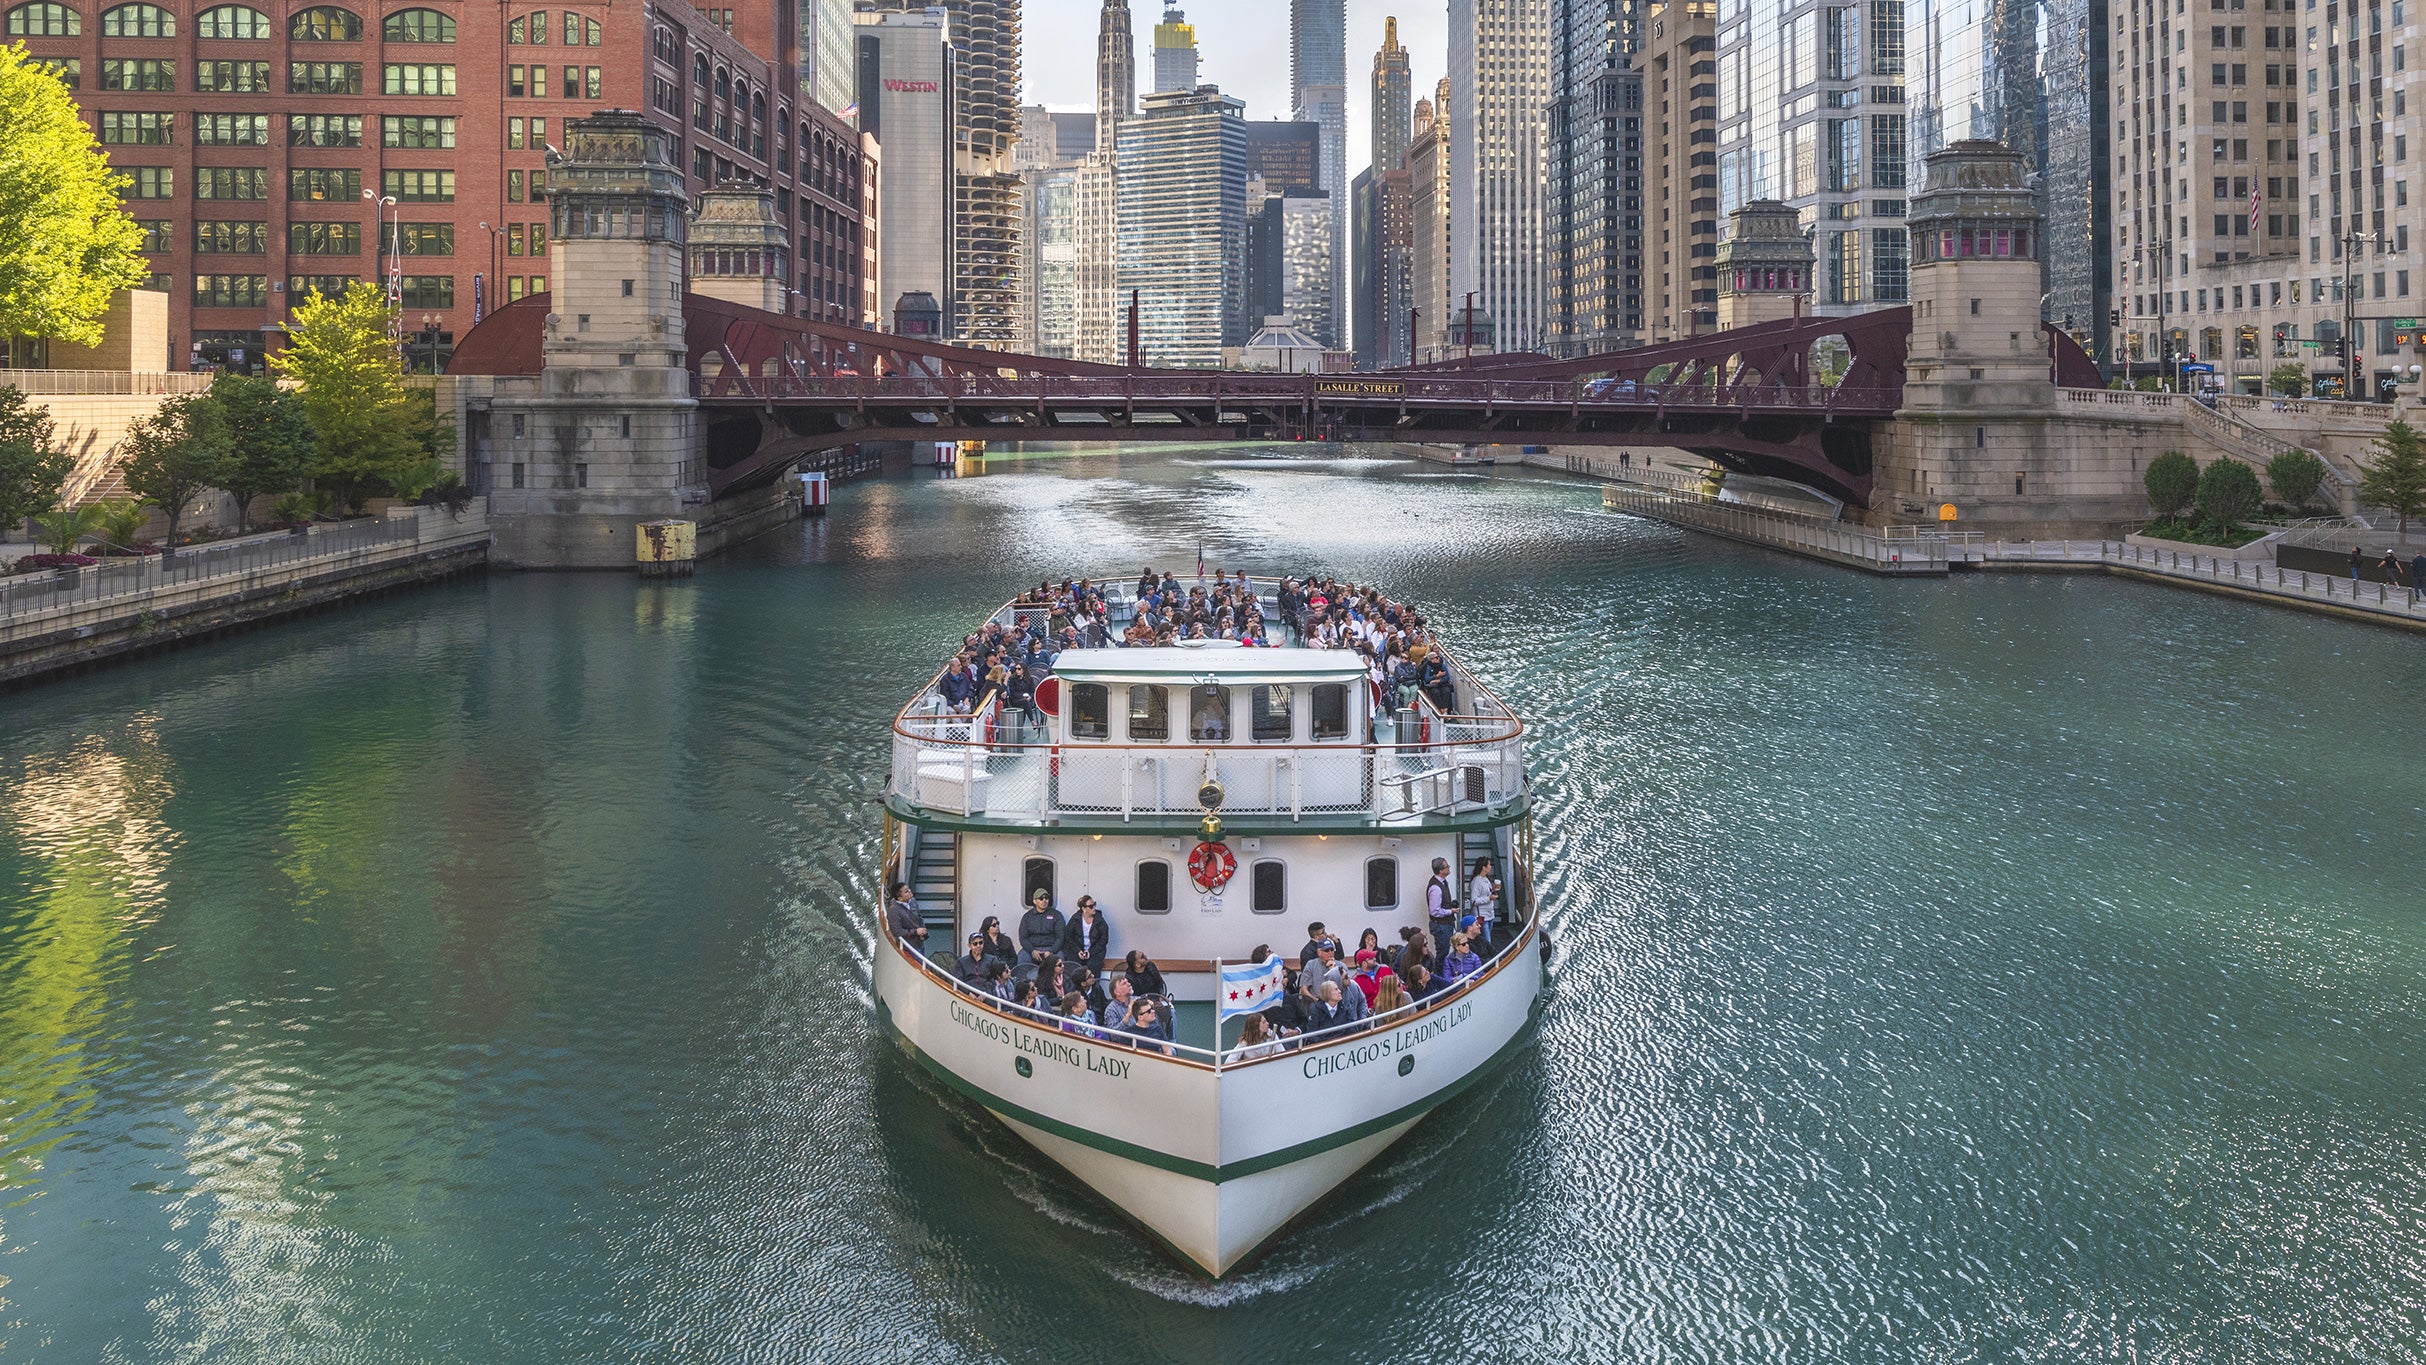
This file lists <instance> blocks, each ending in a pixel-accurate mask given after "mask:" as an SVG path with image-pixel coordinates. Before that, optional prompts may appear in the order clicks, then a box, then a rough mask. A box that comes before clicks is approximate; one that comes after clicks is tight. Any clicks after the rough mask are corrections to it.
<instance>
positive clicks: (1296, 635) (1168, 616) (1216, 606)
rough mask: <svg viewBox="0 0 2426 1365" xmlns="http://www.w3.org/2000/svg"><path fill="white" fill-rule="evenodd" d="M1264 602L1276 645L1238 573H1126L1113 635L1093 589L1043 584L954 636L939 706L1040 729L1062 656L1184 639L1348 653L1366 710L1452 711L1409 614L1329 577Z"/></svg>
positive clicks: (1109, 610) (1448, 691) (1447, 683)
mask: <svg viewBox="0 0 2426 1365" xmlns="http://www.w3.org/2000/svg"><path fill="white" fill-rule="evenodd" d="M1275 598H1276V602H1277V605H1278V608H1279V615H1280V624H1281V625H1282V626H1283V627H1284V628H1285V632H1286V634H1285V635H1284V636H1282V637H1281V638H1275V636H1274V632H1273V631H1272V630H1271V628H1270V626H1269V625H1268V624H1267V623H1266V621H1265V618H1264V609H1263V602H1262V600H1261V598H1260V597H1259V596H1258V595H1257V593H1256V590H1255V587H1254V585H1253V584H1252V583H1251V582H1249V580H1248V578H1247V575H1246V573H1245V572H1244V571H1241V572H1239V573H1237V574H1231V573H1229V572H1228V571H1226V570H1215V571H1214V574H1213V582H1212V585H1211V586H1210V587H1208V586H1206V584H1205V583H1204V582H1203V581H1202V580H1201V578H1200V579H1199V581H1198V582H1196V583H1195V584H1193V585H1190V586H1182V585H1181V583H1180V581H1179V579H1178V577H1177V576H1175V575H1173V574H1171V573H1168V572H1159V573H1158V572H1157V571H1155V570H1154V569H1152V568H1148V569H1145V570H1143V571H1142V572H1140V573H1139V574H1138V576H1137V583H1136V591H1135V594H1134V596H1133V597H1132V599H1131V600H1132V604H1133V610H1132V612H1131V615H1130V618H1129V621H1128V624H1127V625H1125V626H1121V627H1119V628H1117V629H1115V627H1114V625H1113V622H1112V616H1113V607H1112V603H1111V601H1110V599H1109V598H1108V596H1107V595H1106V593H1105V591H1104V589H1103V587H1102V586H1101V585H1099V584H1097V583H1095V582H1094V581H1093V580H1092V579H1086V578H1077V579H1069V578H1065V579H1063V580H1062V581H1061V583H1060V585H1059V586H1058V587H1057V586H1055V585H1054V584H1053V583H1052V582H1051V581H1049V580H1048V581H1046V582H1041V583H1038V584H1037V585H1036V586H1035V588H1033V589H1031V590H1029V591H1025V592H1022V593H1021V594H1020V595H1019V597H1018V599H1017V600H1016V601H1014V602H1013V603H1012V604H1011V609H1012V620H1011V622H1010V623H1009V624H1005V623H1003V622H1000V621H988V622H987V623H986V624H985V625H984V626H983V627H982V628H980V629H978V630H976V631H974V632H972V633H971V634H970V635H968V636H967V637H966V638H964V639H963V640H962V641H961V645H960V649H959V651H958V652H957V653H955V654H954V655H953V657H952V661H951V663H950V664H948V665H946V667H945V668H944V672H943V676H942V678H940V679H939V680H938V681H937V683H936V686H937V689H938V690H939V691H940V693H941V694H942V697H943V702H944V706H945V708H946V709H947V710H949V711H951V712H953V713H955V714H959V715H969V714H973V713H975V712H979V711H982V710H984V709H985V708H986V706H987V705H988V703H989V702H990V701H991V700H992V699H993V698H994V697H996V696H1000V697H1001V698H1002V703H1003V711H1004V713H1005V714H1006V715H1013V716H1016V717H1018V718H1020V719H1023V720H1024V721H1025V722H1026V723H1028V724H1031V725H1040V724H1042V722H1043V717H1042V716H1041V715H1040V714H1039V712H1038V711H1037V707H1036V685H1037V684H1038V683H1040V682H1042V681H1044V679H1045V678H1046V677H1047V676H1048V675H1050V674H1051V673H1052V671H1053V664H1054V661H1055V660H1056V659H1058V658H1059V657H1060V656H1061V654H1062V653H1063V651H1065V650H1071V649H1080V648H1090V649H1105V648H1140V647H1147V646H1154V645H1175V644H1179V643H1181V642H1183V641H1187V640H1230V641H1235V642H1237V643H1239V644H1241V645H1245V646H1250V647H1252V646H1258V645H1261V646H1270V645H1277V644H1280V643H1283V642H1284V641H1285V640H1288V639H1294V640H1297V641H1299V642H1301V643H1303V644H1306V645H1309V646H1312V647H1314V648H1317V649H1347V650H1353V651H1355V653H1356V654H1357V656H1358V657H1359V658H1361V659H1362V660H1363V661H1364V664H1365V672H1366V677H1367V678H1368V680H1369V681H1370V683H1371V685H1372V693H1373V702H1374V704H1375V705H1376V706H1379V707H1382V708H1384V709H1390V708H1395V707H1405V706H1413V705H1414V704H1415V700H1416V698H1417V697H1418V696H1419V695H1420V696H1423V697H1426V698H1429V699H1430V701H1431V702H1432V704H1433V706H1434V707H1436V708H1438V709H1439V710H1440V712H1441V713H1442V714H1444V715H1448V714H1454V713H1455V711H1456V709H1457V685H1456V680H1455V677H1454V675H1453V674H1452V673H1451V672H1450V669H1449V665H1448V661H1447V658H1446V656H1445V655H1444V654H1443V652H1442V650H1441V647H1440V645H1439V643H1438V642H1437V641H1436V640H1435V639H1434V638H1433V636H1432V633H1431V631H1430V629H1429V628H1428V627H1427V626H1426V624H1425V622H1424V618H1423V617H1422V616H1420V615H1418V614H1417V613H1416V612H1415V610H1414V608H1412V607H1409V606H1406V605H1404V604H1403V603H1399V602H1394V601H1392V600H1390V599H1389V598H1387V597H1385V596H1383V595H1382V594H1381V593H1380V592H1379V591H1377V590H1375V589H1373V588H1370V587H1359V586H1357V585H1355V584H1350V583H1342V582H1340V581H1339V580H1337V579H1333V578H1325V579H1319V580H1318V579H1311V578H1308V579H1303V580H1301V579H1295V578H1284V579H1282V580H1281V581H1280V586H1279V588H1278V590H1277V591H1276V593H1275Z"/></svg>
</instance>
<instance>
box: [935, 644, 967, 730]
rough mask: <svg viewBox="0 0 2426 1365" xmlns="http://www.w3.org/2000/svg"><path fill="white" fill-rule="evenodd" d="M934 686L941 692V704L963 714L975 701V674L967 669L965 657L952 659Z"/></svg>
mask: <svg viewBox="0 0 2426 1365" xmlns="http://www.w3.org/2000/svg"><path fill="white" fill-rule="evenodd" d="M936 688H937V690H939V691H940V692H942V693H943V704H944V705H945V706H948V707H950V708H951V709H952V710H953V711H955V712H958V713H959V714H961V715H964V716H965V715H967V714H968V713H969V708H970V707H971V706H972V705H973V704H975V702H976V701H977V675H976V674H974V673H971V672H970V671H969V661H968V660H966V659H960V658H955V659H953V660H952V666H951V667H950V668H947V669H945V670H944V674H943V680H942V681H941V682H938V683H937V684H936Z"/></svg>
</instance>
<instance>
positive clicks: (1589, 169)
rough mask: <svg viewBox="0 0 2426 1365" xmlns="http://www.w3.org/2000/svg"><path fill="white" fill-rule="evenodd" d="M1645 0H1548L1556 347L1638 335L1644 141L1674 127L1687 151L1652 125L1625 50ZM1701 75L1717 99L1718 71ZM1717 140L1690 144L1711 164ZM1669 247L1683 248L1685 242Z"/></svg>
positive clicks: (1579, 350) (1548, 221)
mask: <svg viewBox="0 0 2426 1365" xmlns="http://www.w3.org/2000/svg"><path fill="white" fill-rule="evenodd" d="M1643 2H1644V0H1551V10H1550V31H1551V51H1552V53H1553V54H1554V56H1553V60H1554V61H1555V62H1556V66H1555V67H1553V68H1552V70H1551V73H1550V83H1551V95H1550V107H1549V111H1548V124H1549V126H1548V129H1547V135H1548V138H1549V155H1548V162H1549V164H1548V166H1547V167H1546V171H1547V174H1548V178H1549V192H1548V201H1547V203H1546V204H1545V206H1544V209H1543V218H1544V220H1545V221H1544V223H1543V234H1544V254H1545V255H1546V256H1547V258H1548V263H1547V270H1548V275H1549V281H1548V288H1549V296H1550V300H1549V335H1548V337H1547V339H1546V340H1545V342H1544V345H1545V348H1546V349H1548V350H1550V351H1552V352H1554V353H1556V354H1559V355H1592V354H1596V353H1598V352H1602V351H1610V350H1616V349H1618V348H1620V347H1624V346H1631V345H1634V344H1636V343H1637V342H1638V341H1639V340H1640V338H1641V335H1642V330H1643V289H1644V280H1643V276H1644V270H1643V257H1644V252H1645V250H1646V248H1645V243H1644V233H1645V228H1644V220H1643V156H1644V146H1645V144H1646V143H1651V144H1654V145H1656V144H1657V142H1658V140H1659V138H1660V137H1662V136H1672V138H1673V141H1674V142H1675V143H1676V144H1677V145H1676V148H1675V150H1676V152H1677V154H1678V155H1679V156H1680V157H1683V156H1685V155H1687V152H1686V150H1685V147H1684V145H1683V143H1684V137H1685V135H1684V132H1683V130H1681V129H1679V130H1676V131H1675V132H1674V133H1673V134H1663V133H1662V131H1661V130H1660V129H1659V128H1658V127H1656V126H1654V127H1652V128H1650V129H1649V133H1650V136H1649V137H1646V136H1645V128H1644V124H1643V84H1642V78H1641V76H1640V75H1638V74H1637V73H1636V72H1635V71H1634V70H1633V69H1632V68H1631V67H1630V65H1629V62H1628V59H1629V58H1630V57H1631V56H1632V55H1633V52H1634V45H1635V38H1636V34H1637V32H1638V26H1637V25H1638V12H1639V6H1640V5H1641V4H1642V3H1643ZM1702 60H1704V61H1705V62H1707V61H1711V60H1712V58H1711V57H1709V56H1704V57H1703V59H1702ZM1703 83H1704V84H1706V85H1707V86H1709V87H1710V88H1711V90H1712V92H1713V96H1714V98H1713V102H1715V90H1716V86H1717V84H1718V78H1717V76H1716V75H1715V74H1711V75H1710V76H1709V78H1708V79H1707V81H1705V82H1703ZM1713 150H1714V149H1712V148H1710V147H1707V146H1696V147H1694V148H1692V149H1691V153H1690V154H1691V155H1693V156H1698V157H1701V158H1703V159H1704V164H1705V166H1708V165H1709V164H1710V163H1712V162H1714V161H1715V160H1716V158H1715V156H1713ZM1702 173H1703V174H1704V175H1709V174H1711V173H1712V172H1711V170H1709V169H1705V170H1704V171H1703V172H1702ZM1711 245H1712V246H1713V247H1715V245H1716V243H1712V244H1711ZM1673 249H1674V250H1676V251H1679V252H1682V251H1683V250H1684V249H1685V248H1684V245H1683V244H1682V243H1678V244H1676V245H1675V247H1674V248H1673ZM1704 264H1705V265H1706V264H1708V262H1704Z"/></svg>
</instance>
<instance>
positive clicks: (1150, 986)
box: [1121, 948, 1163, 995]
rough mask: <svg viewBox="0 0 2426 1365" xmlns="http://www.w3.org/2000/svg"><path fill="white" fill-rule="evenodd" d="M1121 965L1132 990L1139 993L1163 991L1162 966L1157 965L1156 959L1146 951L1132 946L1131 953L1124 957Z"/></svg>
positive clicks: (1150, 993)
mask: <svg viewBox="0 0 2426 1365" xmlns="http://www.w3.org/2000/svg"><path fill="white" fill-rule="evenodd" d="M1121 967H1122V973H1121V974H1122V975H1124V976H1126V977H1127V978H1128V981H1129V989H1130V990H1132V991H1135V992H1136V993H1137V994H1139V995H1160V994H1162V993H1163V985H1162V968H1160V967H1157V966H1155V965H1154V959H1153V958H1150V957H1148V956H1146V955H1145V953H1144V952H1142V951H1140V950H1139V949H1136V948H1131V949H1130V950H1129V955H1128V956H1127V957H1126V958H1123V959H1122V961H1121Z"/></svg>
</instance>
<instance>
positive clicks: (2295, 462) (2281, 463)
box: [2266, 450, 2325, 511]
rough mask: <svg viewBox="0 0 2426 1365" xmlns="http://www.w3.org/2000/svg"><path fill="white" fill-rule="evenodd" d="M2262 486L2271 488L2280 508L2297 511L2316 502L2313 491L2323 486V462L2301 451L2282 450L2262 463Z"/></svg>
mask: <svg viewBox="0 0 2426 1365" xmlns="http://www.w3.org/2000/svg"><path fill="white" fill-rule="evenodd" d="M2266 482H2268V483H2270V484H2272V485H2274V495H2275V496H2276V497H2278V498H2281V499H2282V500H2283V504H2284V505H2285V506H2287V507H2289V508H2291V509H2292V510H2293V511H2298V510H2299V509H2301V508H2304V507H2306V506H2307V505H2308V504H2309V503H2311V502H2314V501H2315V500H2316V491H2317V490H2318V489H2319V488H2322V487H2324V485H2325V462H2324V461H2323V460H2320V459H2318V458H2317V457H2316V456H2314V455H2312V454H2310V453H2308V452H2307V451H2305V450H2286V451H2284V452H2283V453H2282V454H2280V455H2277V456H2275V457H2274V458H2273V459H2271V460H2268V461H2267V462H2266Z"/></svg>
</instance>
